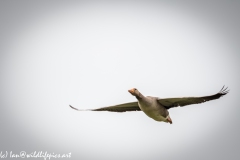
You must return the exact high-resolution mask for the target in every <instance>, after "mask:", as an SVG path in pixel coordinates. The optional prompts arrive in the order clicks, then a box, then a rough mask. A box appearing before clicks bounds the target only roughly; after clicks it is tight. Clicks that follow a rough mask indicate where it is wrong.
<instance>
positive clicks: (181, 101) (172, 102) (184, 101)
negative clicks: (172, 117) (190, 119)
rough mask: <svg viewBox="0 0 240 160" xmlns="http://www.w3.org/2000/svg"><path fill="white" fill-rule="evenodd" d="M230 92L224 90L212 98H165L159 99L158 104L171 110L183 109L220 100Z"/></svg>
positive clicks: (211, 96)
mask: <svg viewBox="0 0 240 160" xmlns="http://www.w3.org/2000/svg"><path fill="white" fill-rule="evenodd" d="M228 92H229V90H227V88H224V86H223V88H222V89H221V90H220V91H219V92H218V93H217V94H214V95H210V96H204V97H182V98H164V99H158V102H159V103H160V104H161V105H163V106H164V107H165V108H167V109H170V108H173V107H178V106H180V107H183V106H186V105H191V104H198V103H203V102H207V101H210V100H214V99H218V98H220V97H222V96H224V95H226V94H227V93H228Z"/></svg>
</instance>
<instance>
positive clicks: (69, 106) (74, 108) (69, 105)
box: [69, 105, 79, 111]
mask: <svg viewBox="0 0 240 160" xmlns="http://www.w3.org/2000/svg"><path fill="white" fill-rule="evenodd" d="M69 107H71V108H72V109H74V110H77V111H79V109H77V108H75V107H73V106H71V105H69Z"/></svg>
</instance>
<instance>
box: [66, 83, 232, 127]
mask: <svg viewBox="0 0 240 160" xmlns="http://www.w3.org/2000/svg"><path fill="white" fill-rule="evenodd" d="M128 92H129V93H131V94H132V95H133V96H135V97H136V99H137V102H129V103H124V104H119V105H114V106H109V107H102V108H97V109H92V110H90V111H110V112H126V111H143V112H144V113H145V114H146V115H147V116H148V117H150V118H152V119H154V120H156V121H163V122H166V123H170V124H172V120H171V118H170V115H169V112H168V110H169V109H170V108H173V107H178V106H180V107H183V106H186V105H191V104H198V103H203V102H207V101H210V100H214V99H218V98H220V97H222V96H224V95H226V94H227V93H228V92H229V90H227V88H224V86H223V88H222V89H221V90H220V91H219V92H218V93H216V94H214V95H210V96H203V97H181V98H162V99H160V98H158V97H151V96H144V95H142V94H141V93H140V92H139V91H138V90H137V89H136V88H133V89H130V90H128ZM70 107H71V108H73V109H75V110H78V111H83V110H80V109H77V108H75V107H72V106H71V105H70Z"/></svg>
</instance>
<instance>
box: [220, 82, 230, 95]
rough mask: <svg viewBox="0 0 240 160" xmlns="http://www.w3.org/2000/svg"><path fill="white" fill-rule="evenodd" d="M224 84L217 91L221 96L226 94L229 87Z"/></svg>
mask: <svg viewBox="0 0 240 160" xmlns="http://www.w3.org/2000/svg"><path fill="white" fill-rule="evenodd" d="M224 87H225V85H224V86H223V87H222V89H221V90H220V91H219V92H218V93H219V94H220V95H221V96H224V95H226V94H228V93H229V91H230V90H229V89H228V87H225V88H224Z"/></svg>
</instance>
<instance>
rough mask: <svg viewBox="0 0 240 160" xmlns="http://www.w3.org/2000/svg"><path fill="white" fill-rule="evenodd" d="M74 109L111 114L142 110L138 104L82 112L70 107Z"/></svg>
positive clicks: (132, 103)
mask: <svg viewBox="0 0 240 160" xmlns="http://www.w3.org/2000/svg"><path fill="white" fill-rule="evenodd" d="M69 106H70V107H71V108H72V109H75V110H78V111H109V112H127V111H141V109H140V108H139V106H138V102H129V103H124V104H119V105H114V106H109V107H102V108H97V109H89V110H81V109H77V108H75V107H72V106H71V105H69Z"/></svg>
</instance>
